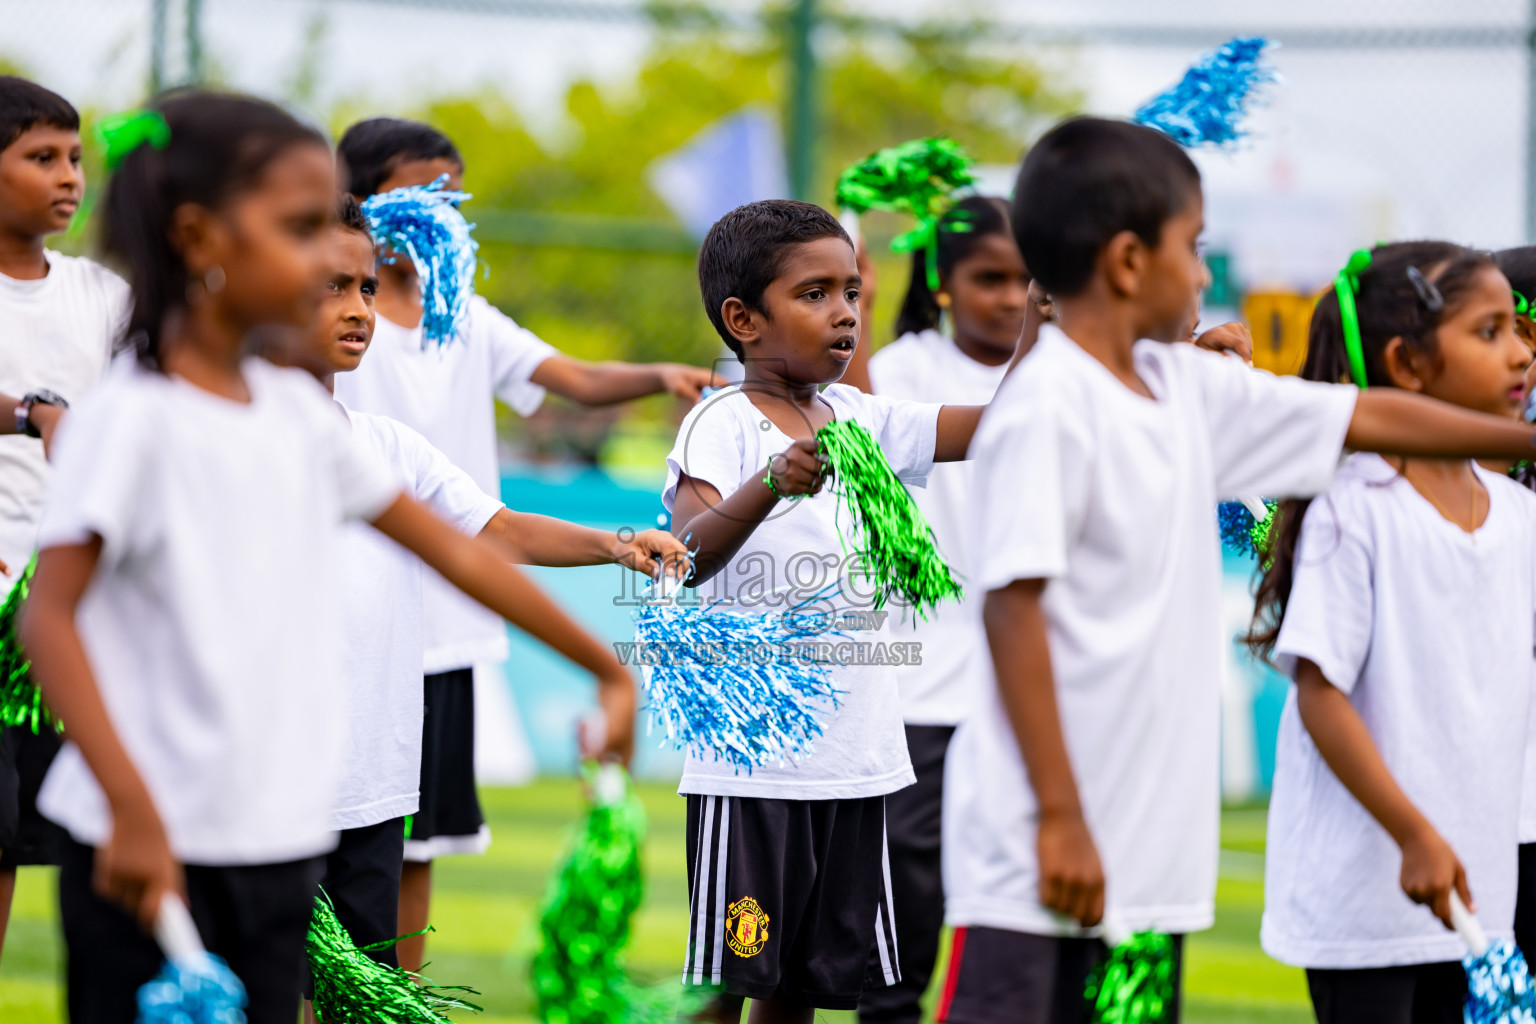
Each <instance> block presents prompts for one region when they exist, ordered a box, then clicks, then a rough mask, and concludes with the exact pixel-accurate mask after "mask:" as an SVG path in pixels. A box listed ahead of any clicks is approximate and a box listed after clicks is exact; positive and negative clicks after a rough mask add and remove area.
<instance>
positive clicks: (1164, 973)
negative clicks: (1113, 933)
mask: <svg viewBox="0 0 1536 1024" xmlns="http://www.w3.org/2000/svg"><path fill="white" fill-rule="evenodd" d="M1175 982H1176V979H1175V978H1174V958H1173V939H1171V938H1169V937H1168V936H1167V935H1160V934H1158V933H1156V932H1138V933H1136V934H1135V935H1132V936H1131V937H1130V938H1129V939H1127V940H1126V941H1125V942H1122V943H1121V944H1120V945H1118V946H1116V947H1115V948H1114V949H1112V950H1110V951H1109V956H1108V957H1106V958H1105V959H1104V960H1103V961H1102V962H1100V963H1099V964H1098V965H1097V966H1095V967H1094V969H1093V970H1092V971H1091V972H1090V973H1089V975H1088V983H1087V984H1086V985H1085V986H1084V988H1083V1001H1084V1003H1085V1009H1086V1011H1087V1015H1088V1021H1089V1024H1162V1022H1164V1021H1166V1020H1168V1015H1169V1009H1170V1007H1171V1006H1172V1003H1173V986H1174V984H1175Z"/></svg>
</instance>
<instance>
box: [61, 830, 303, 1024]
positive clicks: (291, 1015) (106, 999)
mask: <svg viewBox="0 0 1536 1024" xmlns="http://www.w3.org/2000/svg"><path fill="white" fill-rule="evenodd" d="M59 852H60V854H61V860H62V861H63V869H62V870H61V871H60V872H59V916H60V918H61V921H62V923H63V925H64V946H65V953H66V959H65V972H64V973H65V986H66V993H67V998H68V1001H69V1019H70V1021H71V1024H125V1022H127V1021H132V1020H136V1019H137V1018H138V1005H137V1002H136V1000H137V997H138V992H139V986H140V985H142V984H144V983H145V982H146V981H149V980H150V979H151V978H153V977H154V976H155V975H156V974H158V973H160V967H161V965H162V964H164V963H165V954H164V953H162V952H161V951H160V947H159V946H158V945H156V944H155V940H154V939H153V938H151V937H150V935H149V934H148V933H147V932H145V931H144V930H143V929H142V928H140V927H139V922H138V921H137V920H135V919H134V918H133V917H130V916H129V915H128V914H127V913H125V912H124V911H122V910H120V909H119V908H118V907H117V905H116V904H113V903H108V902H106V901H105V900H103V899H102V898H101V897H100V896H97V895H96V892H95V890H93V889H92V888H91V871H92V865H93V864H94V862H95V858H96V851H95V850H93V849H91V848H90V847H89V846H82V845H81V844H79V843H77V842H75V841H74V840H72V839H70V838H68V836H66V837H65V839H64V843H63V845H62V847H61V849H60V851H59ZM323 863H324V860H323V858H320V857H310V858H308V859H305V860H299V861H290V862H288V863H284V864H252V865H241V866H238V867H202V866H198V865H192V864H188V865H187V866H186V879H187V901H188V904H189V909H191V911H192V920H193V921H195V922H197V930H198V932H199V934H200V935H201V936H202V939H203V945H205V946H207V947H208V950H209V952H212V953H217V954H219V955H220V956H222V957H223V958H224V959H225V960H226V961H228V962H229V966H230V967H231V968H232V969H233V970H234V972H235V974H237V975H239V977H240V980H241V981H242V982H243V983H244V984H245V994H246V998H247V1000H248V1003H247V1005H246V1010H245V1015H246V1020H247V1022H248V1024H293V1022H294V1021H295V1020H296V1019H297V1018H298V1014H299V990H300V989H301V988H302V986H303V979H304V971H303V964H304V936H305V934H306V933H307V932H308V931H309V916H310V913H311V911H312V910H313V909H314V904H315V891H316V889H315V886H316V883H317V882H319V880H320V871H321V867H322V865H323Z"/></svg>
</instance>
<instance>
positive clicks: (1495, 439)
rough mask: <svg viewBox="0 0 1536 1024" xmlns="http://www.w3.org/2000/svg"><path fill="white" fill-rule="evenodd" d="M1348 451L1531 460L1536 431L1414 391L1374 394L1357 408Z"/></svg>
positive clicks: (1366, 393)
mask: <svg viewBox="0 0 1536 1024" xmlns="http://www.w3.org/2000/svg"><path fill="white" fill-rule="evenodd" d="M1341 386H1344V385H1341ZM1344 446H1345V447H1346V448H1352V449H1354V450H1355V451H1362V452H1380V453H1381V454H1383V455H1408V456H1419V457H1424V458H1468V459H1476V458H1486V459H1526V458H1530V457H1532V456H1533V455H1536V430H1533V429H1532V427H1531V426H1530V425H1529V424H1526V423H1521V422H1519V421H1517V420H1509V419H1503V418H1501V417H1498V416H1490V415H1488V414H1487V413H1480V412H1472V411H1471V410H1469V409H1463V408H1461V407H1459V406H1455V405H1451V404H1450V403H1448V402H1441V401H1438V400H1436V399H1433V398H1427V397H1425V396H1424V395H1416V394H1414V393H1412V392H1410V391H1401V390H1399V389H1397V388H1371V389H1369V390H1367V391H1362V392H1360V397H1359V398H1358V399H1357V400H1356V402H1355V412H1354V415H1353V416H1352V417H1350V420H1349V430H1348V432H1347V433H1346V434H1345V435H1344Z"/></svg>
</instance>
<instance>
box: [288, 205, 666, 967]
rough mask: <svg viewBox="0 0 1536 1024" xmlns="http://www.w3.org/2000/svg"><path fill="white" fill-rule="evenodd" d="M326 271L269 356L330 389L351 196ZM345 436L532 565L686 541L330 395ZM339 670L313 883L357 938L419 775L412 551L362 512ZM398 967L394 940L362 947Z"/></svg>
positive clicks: (345, 577)
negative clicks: (336, 725) (334, 783)
mask: <svg viewBox="0 0 1536 1024" xmlns="http://www.w3.org/2000/svg"><path fill="white" fill-rule="evenodd" d="M330 234H331V239H330V246H329V248H330V256H329V263H330V266H329V278H328V280H327V284H326V293H325V296H324V298H323V299H322V300H321V303H320V309H319V312H318V313H317V315H316V318H315V321H314V329H313V330H312V331H310V332H308V333H304V334H294V335H287V336H284V337H283V339H282V340H281V341H280V342H279V343H277V344H274V345H273V346H272V348H271V350H269V352H268V353H267V354H268V356H269V358H273V359H274V360H275V361H277V362H280V363H284V364H287V365H291V366H297V367H300V368H302V369H305V370H308V371H310V372H311V373H313V374H314V375H315V377H316V378H317V379H318V380H319V381H320V383H321V384H322V385H324V387H325V388H326V390H327V391H330V392H332V393H334V391H335V379H336V375H337V374H339V373H350V372H354V371H356V369H357V367H358V366H359V365H360V364H361V363H362V361H363V355H364V354H365V353H366V352H367V350H368V345H369V343H370V341H371V339H372V335H373V324H374V312H373V302H374V293H375V291H376V290H377V286H378V279H377V277H375V260H374V252H373V237H372V235H371V234H370V233H369V231H368V222H367V220H366V219H365V218H364V217H363V213H362V210H360V209H359V208H358V204H357V201H356V200H355V199H353V198H352V197H351V196H350V195H347V194H345V193H343V194H342V196H341V197H340V203H339V208H338V211H337V223H336V225H335V226H333V227H332V228H331V229H330ZM337 412H338V414H340V415H344V416H345V417H346V419H347V420H348V422H349V423H350V425H351V428H352V432H353V434H354V436H356V437H359V438H361V439H362V440H363V442H364V446H365V447H366V448H368V449H369V450H370V451H372V452H373V453H374V454H375V455H377V456H378V458H379V460H380V461H381V462H383V463H384V464H385V465H387V466H388V467H389V468H390V469H391V470H392V471H393V472H394V473H395V475H396V477H397V478H399V479H400V480H401V482H402V483H403V484H404V490H405V493H406V494H408V495H410V496H411V497H413V498H415V499H416V500H417V501H419V502H421V503H423V504H424V505H426V506H427V507H428V508H430V509H432V511H434V512H436V513H437V515H438V516H439V517H440V518H442V519H443V520H444V521H445V522H448V523H450V524H452V525H453V526H455V527H456V528H457V529H459V530H460V531H462V532H464V533H467V534H471V535H477V536H480V537H482V538H484V539H486V540H489V541H492V542H493V543H495V544H496V545H497V547H498V548H499V549H500V550H502V551H503V552H504V553H505V555H506V558H507V560H508V561H511V562H517V563H523V564H536V565H600V564H608V563H619V564H625V565H630V566H631V567H632V568H635V569H638V570H640V571H642V572H647V571H651V570H654V569H655V568H656V567H657V566H659V564H660V563H661V561H662V560H664V559H670V560H671V561H672V562H673V564H677V563H678V560H679V559H680V558H681V557H682V555H683V554H684V549H683V546H682V545H681V544H680V543H679V542H678V541H677V540H676V538H674V537H672V535H671V534H668V533H666V532H665V531H662V530H647V531H644V532H643V533H640V534H638V535H637V534H627V535H626V534H620V535H614V534H610V533H606V532H604V531H602V530H594V529H591V528H589V527H585V526H578V525H576V524H575V523H568V522H565V521H563V520H559V519H552V518H549V517H548V516H537V515H528V514H524V513H519V512H513V511H510V510H509V509H507V508H506V507H505V506H504V505H502V503H501V502H500V501H497V500H496V499H495V498H492V497H490V496H489V495H487V494H486V493H485V492H484V491H482V490H481V489H480V488H479V487H477V486H476V485H475V482H474V480H472V479H471V478H470V476H469V474H467V473H465V472H464V471H463V470H461V469H459V468H458V467H457V466H455V465H454V464H453V463H452V462H449V461H448V458H447V456H445V455H443V454H442V453H441V452H439V451H438V450H437V449H436V448H433V447H432V446H431V445H430V444H428V443H427V441H426V439H425V438H423V437H422V436H421V435H420V434H418V433H416V431H414V430H412V429H411V428H410V427H407V426H405V425H404V424H402V423H398V422H396V421H395V420H392V419H389V418H388V417H384V416H374V415H371V414H369V413H360V412H355V411H353V410H351V409H347V408H346V407H345V406H344V405H342V404H341V403H339V402H338V403H337ZM343 531H344V536H343V540H342V546H341V551H340V554H339V560H338V561H339V569H338V578H339V582H340V586H341V588H342V597H341V601H340V607H341V611H342V620H343V621H342V655H343V662H342V675H343V678H344V679H345V681H346V684H347V690H348V694H349V698H350V702H349V712H348V744H347V748H346V760H345V766H344V769H343V773H342V784H341V790H340V795H339V797H338V800H337V806H336V811H335V814H334V815H333V818H332V824H333V825H334V826H335V828H336V829H337V831H338V832H339V833H340V835H339V839H338V842H337V846H336V849H335V850H333V851H331V852H330V853H328V854H327V855H326V858H325V874H324V875H323V876H322V878H321V882H320V884H321V886H322V887H323V888H324V889H325V892H326V895H327V896H328V897H329V898H330V900H331V901H332V903H333V904H334V905H335V908H336V916H337V917H338V918H339V919H340V921H341V923H342V925H343V926H344V927H345V928H346V929H347V932H348V934H349V935H350V936H351V938H352V941H353V942H355V943H356V944H357V945H358V946H359V947H362V948H364V949H366V947H368V946H371V945H375V944H382V943H387V942H388V940H390V939H392V938H394V937H395V936H396V935H397V934H398V933H397V932H396V930H395V929H396V925H397V920H398V916H399V898H400V869H401V863H402V859H403V854H404V844H405V829H406V827H407V826H408V823H409V821H410V816H411V815H413V814H415V813H416V810H417V806H418V799H419V792H420V778H421V735H422V717H423V715H422V675H421V652H422V577H423V574H424V572H425V566H423V565H422V563H421V560H420V559H418V558H416V557H415V556H414V555H412V554H411V553H410V552H408V551H406V550H405V549H404V548H401V547H400V546H399V545H397V544H394V543H393V542H391V541H390V540H388V539H387V538H385V537H383V536H381V535H379V534H377V533H376V532H375V531H373V530H371V529H367V528H364V527H362V526H361V525H358V524H348V525H347V526H345V527H343ZM599 700H600V701H601V702H602V704H603V706H604V709H605V712H606V713H607V714H610V715H621V716H630V715H632V714H633V695H632V694H630V693H600V694H599ZM367 952H368V955H369V956H372V957H373V958H374V959H376V960H378V961H380V962H381V963H386V964H389V965H390V966H396V965H397V963H398V960H397V956H396V953H395V949H394V947H393V946H390V945H384V946H381V947H380V948H378V949H373V950H367Z"/></svg>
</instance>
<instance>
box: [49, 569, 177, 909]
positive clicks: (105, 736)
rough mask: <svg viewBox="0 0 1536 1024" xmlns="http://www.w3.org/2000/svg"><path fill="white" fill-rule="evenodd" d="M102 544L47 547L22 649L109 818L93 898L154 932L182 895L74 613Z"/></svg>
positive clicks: (167, 849) (167, 844) (165, 843)
mask: <svg viewBox="0 0 1536 1024" xmlns="http://www.w3.org/2000/svg"><path fill="white" fill-rule="evenodd" d="M100 556H101V539H100V538H94V539H93V540H92V541H91V542H90V543H88V544H77V545H71V546H68V547H51V548H46V549H44V551H43V552H42V553H41V554H40V555H38V559H37V572H36V576H35V577H34V578H33V581H32V591H31V593H29V594H28V595H27V603H26V605H25V606H24V607H23V610H22V613H21V642H22V644H23V646H25V647H26V650H27V654H28V656H29V657H30V659H31V662H32V674H33V677H34V679H35V680H36V682H37V686H38V688H39V689H40V690H41V691H42V694H43V699H44V700H46V701H47V702H48V706H49V707H50V708H51V709H52V710H53V712H54V713H55V714H57V715H58V716H59V719H60V721H62V722H64V724H65V730H66V734H67V736H68V737H69V740H70V742H72V743H73V744H74V745H75V746H76V747H78V748H79V750H80V755H81V756H82V757H84V758H85V763H86V764H87V765H88V766H89V767H90V769H91V774H92V775H93V776H95V778H96V780H97V783H98V784H99V785H100V786H101V789H102V792H103V793H104V794H105V795H106V798H107V804H108V806H109V807H110V808H111V813H112V836H111V838H110V839H108V840H107V842H106V845H104V846H103V847H102V848H101V849H99V850H97V851H96V870H95V878H94V880H93V882H94V886H95V889H96V892H97V893H98V894H99V895H101V896H102V897H103V898H105V899H108V900H111V901H112V902H113V903H116V904H118V905H119V906H121V907H122V908H123V909H125V910H127V911H128V912H129V913H131V914H133V915H134V916H135V917H137V918H138V919H139V923H140V924H141V925H143V927H144V928H145V929H146V930H149V929H151V928H153V927H154V921H155V915H156V913H157V912H158V911H159V909H160V900H161V898H162V897H164V896H165V894H166V893H168V892H181V891H182V890H183V888H184V883H183V879H182V870H181V865H180V864H178V863H177V862H176V858H175V855H174V854H172V852H171V845H170V841H169V840H168V839H167V838H166V834H165V825H164V824H163V823H162V822H161V820H160V814H159V812H158V811H157V810H156V809H155V803H154V799H153V798H152V797H151V796H150V793H149V789H148V787H146V786H145V785H144V780H143V778H142V777H141V776H140V775H139V772H138V769H137V768H136V767H135V766H134V764H133V760H132V759H131V758H130V757H129V756H128V751H127V750H126V749H124V747H123V744H122V741H121V740H119V739H118V736H117V731H116V730H115V729H114V728H113V727H112V720H111V719H110V718H109V717H108V716H107V708H106V705H105V704H104V703H103V702H102V699H101V691H100V690H99V689H97V686H96V676H95V673H94V672H92V671H91V663H90V660H89V659H88V658H87V657H86V654H85V646H84V645H83V644H82V643H81V642H80V633H79V630H77V629H76V628H75V609H76V608H77V607H78V605H79V604H80V598H81V595H83V594H84V593H85V588H86V587H87V586H88V585H89V584H90V582H91V576H92V574H93V573H94V572H95V571H96V562H97V560H98V559H99V558H100Z"/></svg>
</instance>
